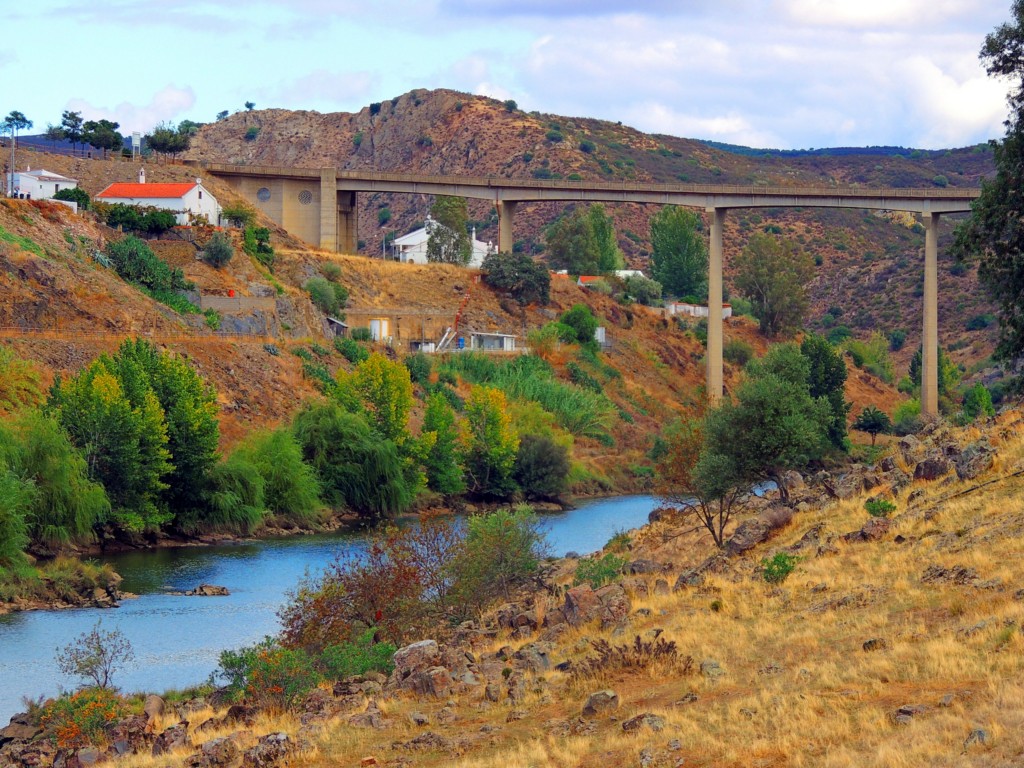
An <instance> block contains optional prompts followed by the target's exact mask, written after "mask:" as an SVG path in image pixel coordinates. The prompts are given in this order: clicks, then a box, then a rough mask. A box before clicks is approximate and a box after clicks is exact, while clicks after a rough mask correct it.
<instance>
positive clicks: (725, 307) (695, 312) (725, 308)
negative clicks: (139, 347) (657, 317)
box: [665, 301, 732, 320]
mask: <svg viewBox="0 0 1024 768" xmlns="http://www.w3.org/2000/svg"><path fill="white" fill-rule="evenodd" d="M665 314H667V315H688V316H689V317H707V316H708V308H707V305H706V304H688V303H686V302H684V301H672V302H669V303H667V304H665ZM727 317H732V305H730V304H722V319H723V320H724V319H725V318H727Z"/></svg>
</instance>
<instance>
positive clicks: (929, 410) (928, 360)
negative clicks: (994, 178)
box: [921, 212, 939, 418]
mask: <svg viewBox="0 0 1024 768" xmlns="http://www.w3.org/2000/svg"><path fill="white" fill-rule="evenodd" d="M922 218H923V219H924V328H923V333H922V334H921V415H922V416H924V417H926V418H933V417H935V416H938V415H939V302H938V296H939V270H938V250H939V246H938V229H939V214H937V213H930V212H927V213H925V214H924V215H923V216H922Z"/></svg>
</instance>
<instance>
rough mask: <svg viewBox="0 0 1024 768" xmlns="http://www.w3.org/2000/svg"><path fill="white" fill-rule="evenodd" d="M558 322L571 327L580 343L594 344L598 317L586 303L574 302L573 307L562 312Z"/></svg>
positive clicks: (575, 339) (577, 341)
mask: <svg viewBox="0 0 1024 768" xmlns="http://www.w3.org/2000/svg"><path fill="white" fill-rule="evenodd" d="M558 322H560V323H562V325H565V326H566V327H568V328H571V329H572V331H573V335H574V336H575V338H574V339H573V340H574V341H575V342H576V343H578V344H584V345H588V344H589V345H592V344H594V333H595V332H596V331H597V326H598V319H597V318H596V317H594V313H593V312H591V311H590V307H588V306H587V305H586V304H573V305H572V308H571V309H568V310H566V311H565V312H563V313H562V316H561V317H560V318H558Z"/></svg>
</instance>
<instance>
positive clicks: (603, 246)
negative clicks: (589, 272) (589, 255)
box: [587, 203, 626, 275]
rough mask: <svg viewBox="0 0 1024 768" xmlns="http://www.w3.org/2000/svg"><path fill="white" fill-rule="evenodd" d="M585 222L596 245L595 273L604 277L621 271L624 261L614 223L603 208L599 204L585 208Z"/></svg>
mask: <svg viewBox="0 0 1024 768" xmlns="http://www.w3.org/2000/svg"><path fill="white" fill-rule="evenodd" d="M587 221H588V222H589V223H590V229H591V231H592V232H593V233H594V242H595V244H596V245H597V271H598V272H599V273H600V274H602V275H604V274H607V273H609V272H614V271H615V270H616V269H622V268H623V266H625V263H626V261H625V259H624V258H623V256H622V250H621V249H620V248H619V243H618V240H617V239H616V237H615V222H613V221H612V219H611V217H610V216H609V215H608V214H607V213H606V212H605V209H604V206H603V205H601V204H600V203H593V204H592V205H590V207H588V208H587Z"/></svg>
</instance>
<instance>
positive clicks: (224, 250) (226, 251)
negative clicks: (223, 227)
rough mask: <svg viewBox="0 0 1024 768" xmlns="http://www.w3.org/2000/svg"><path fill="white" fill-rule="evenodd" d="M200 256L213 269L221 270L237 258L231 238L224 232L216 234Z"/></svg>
mask: <svg viewBox="0 0 1024 768" xmlns="http://www.w3.org/2000/svg"><path fill="white" fill-rule="evenodd" d="M200 255H201V256H202V259H203V261H205V262H206V263H207V264H209V265H210V266H211V267H213V268H214V269H220V268H221V267H223V266H224V265H225V264H227V263H228V262H229V261H231V259H233V258H234V257H235V248H234V246H232V245H231V238H229V237H228V236H227V235H225V234H224V233H223V232H214V233H213V236H212V237H211V238H210V240H209V242H207V244H206V247H205V248H203V251H202V253H201V254H200Z"/></svg>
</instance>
